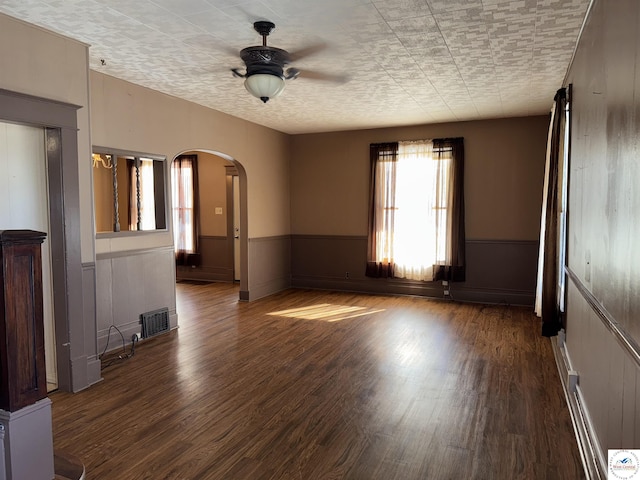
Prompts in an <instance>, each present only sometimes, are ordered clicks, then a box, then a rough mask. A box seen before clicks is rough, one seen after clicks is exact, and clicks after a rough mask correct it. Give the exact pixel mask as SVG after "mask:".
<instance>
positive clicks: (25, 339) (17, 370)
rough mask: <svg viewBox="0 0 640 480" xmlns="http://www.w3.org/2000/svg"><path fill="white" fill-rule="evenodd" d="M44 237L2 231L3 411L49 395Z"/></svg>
mask: <svg viewBox="0 0 640 480" xmlns="http://www.w3.org/2000/svg"><path fill="white" fill-rule="evenodd" d="M45 237H46V234H45V233H42V232H36V231H33V230H0V261H1V262H2V265H1V268H0V342H1V344H0V375H1V378H0V408H1V409H3V410H7V411H10V412H14V411H16V410H19V409H21V408H23V407H26V406H28V405H31V404H33V403H35V402H37V401H38V400H41V399H43V398H45V397H46V396H47V380H46V370H45V359H44V325H43V307H42V255H41V245H42V242H43V241H44V239H45Z"/></svg>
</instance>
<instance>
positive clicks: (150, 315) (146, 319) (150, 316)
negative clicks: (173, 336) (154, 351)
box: [140, 307, 169, 338]
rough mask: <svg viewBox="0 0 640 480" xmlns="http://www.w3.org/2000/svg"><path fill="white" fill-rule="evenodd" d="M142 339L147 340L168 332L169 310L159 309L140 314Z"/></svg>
mask: <svg viewBox="0 0 640 480" xmlns="http://www.w3.org/2000/svg"><path fill="white" fill-rule="evenodd" d="M140 324H141V325H142V332H141V334H142V338H149V337H153V336H155V335H158V334H160V333H164V332H168V331H169V309H168V308H167V307H165V308H159V309H158V310H153V311H151V312H145V313H142V314H140Z"/></svg>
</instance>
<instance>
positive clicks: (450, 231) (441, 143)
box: [433, 138, 466, 282]
mask: <svg viewBox="0 0 640 480" xmlns="http://www.w3.org/2000/svg"><path fill="white" fill-rule="evenodd" d="M449 148H450V149H451V155H452V159H451V160H452V166H451V170H450V174H451V177H450V178H449V189H448V191H449V217H448V222H447V232H446V237H447V243H448V245H447V250H449V249H450V250H449V251H448V252H447V255H446V257H447V261H446V262H445V264H444V265H438V266H437V267H436V268H434V271H433V280H434V281H440V280H448V281H451V282H464V280H465V263H466V262H465V230H464V140H463V139H462V138H438V139H434V140H433V150H434V154H437V155H443V151H444V150H445V149H449ZM436 152H437V153H436Z"/></svg>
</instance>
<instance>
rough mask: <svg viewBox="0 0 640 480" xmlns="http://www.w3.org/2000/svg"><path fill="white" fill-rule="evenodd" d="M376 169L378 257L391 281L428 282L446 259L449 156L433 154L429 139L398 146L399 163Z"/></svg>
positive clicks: (393, 162) (380, 166)
mask: <svg viewBox="0 0 640 480" xmlns="http://www.w3.org/2000/svg"><path fill="white" fill-rule="evenodd" d="M376 168H377V172H376V175H377V179H378V180H379V185H381V186H382V187H383V188H379V189H376V192H375V198H376V204H377V205H381V206H382V207H381V208H380V210H381V211H382V213H383V214H382V215H377V216H376V222H377V224H376V225H375V227H376V232H378V233H377V241H376V249H377V250H376V258H377V259H378V261H380V262H392V263H393V267H394V276H395V277H398V278H407V279H412V280H427V281H431V280H433V275H434V266H435V265H438V264H442V263H443V262H444V261H445V259H446V252H447V247H446V243H447V242H446V231H447V223H448V221H449V219H448V210H447V205H448V202H449V193H450V192H449V189H448V188H447V185H448V180H449V177H450V168H451V154H450V153H449V155H434V149H433V142H431V141H430V140H428V141H416V142H399V143H398V155H397V160H396V161H383V162H378V164H377V166H376Z"/></svg>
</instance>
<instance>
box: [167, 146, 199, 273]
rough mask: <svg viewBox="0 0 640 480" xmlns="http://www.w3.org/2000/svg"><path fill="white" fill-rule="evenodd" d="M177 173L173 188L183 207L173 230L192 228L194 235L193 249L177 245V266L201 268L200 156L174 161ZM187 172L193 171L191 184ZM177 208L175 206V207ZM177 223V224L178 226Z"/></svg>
mask: <svg viewBox="0 0 640 480" xmlns="http://www.w3.org/2000/svg"><path fill="white" fill-rule="evenodd" d="M172 168H173V169H175V170H174V172H175V176H174V178H175V180H176V181H175V182H174V185H173V188H175V189H177V192H176V193H177V198H178V202H179V204H180V206H181V207H188V205H187V204H188V203H190V204H191V205H190V206H191V207H192V208H190V209H189V208H180V209H179V210H178V218H177V222H176V219H175V217H174V225H173V228H174V229H175V228H191V232H192V235H193V249H192V250H189V249H187V248H185V246H181V245H176V265H186V266H199V265H200V264H201V256H200V248H199V241H198V240H199V237H200V193H199V191H198V156H197V155H180V156H179V157H178V158H176V159H175V160H174V161H173V166H172ZM186 170H190V171H191V175H190V180H191V181H190V182H187V178H188V176H186V175H183V173H184V172H185V171H186ZM174 208H175V205H174ZM176 223H177V224H176Z"/></svg>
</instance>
